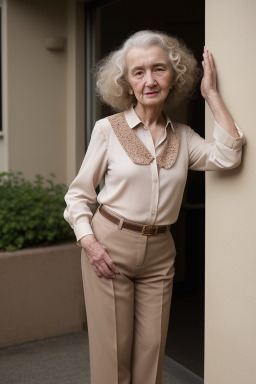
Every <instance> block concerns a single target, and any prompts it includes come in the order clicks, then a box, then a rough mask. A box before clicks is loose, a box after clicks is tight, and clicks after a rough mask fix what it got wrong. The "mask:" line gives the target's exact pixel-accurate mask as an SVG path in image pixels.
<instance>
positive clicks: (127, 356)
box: [82, 211, 175, 384]
mask: <svg viewBox="0 0 256 384" xmlns="http://www.w3.org/2000/svg"><path fill="white" fill-rule="evenodd" d="M112 213H113V212H112ZM116 216H117V217H118V215H116ZM92 227H93V231H94V234H95V237H96V239H97V240H98V241H99V242H100V243H101V244H103V245H104V246H105V247H106V250H107V252H108V254H109V256H110V257H111V258H112V260H113V261H114V263H115V265H116V266H117V268H118V269H119V271H120V274H119V275H117V276H116V278H115V279H112V280H110V279H106V278H99V277H98V276H97V275H96V274H95V272H94V271H93V269H92V267H91V265H90V263H89V260H88V258H87V256H86V254H85V253H84V251H82V274H83V284H84V293H85V303H86V312H87V322H88V333H89V347H90V365H91V384H161V382H162V369H163V358H164V350H165V342H166V335H167V329H168V323H169V311H170V303H171V296H172V284H173V276H174V259H175V247H174V242H173V239H172V236H171V233H170V231H167V233H165V234H159V235H157V236H148V237H147V236H143V235H141V234H139V233H136V232H132V231H128V230H125V229H121V230H120V229H118V226H116V225H115V224H113V223H111V222H110V221H108V220H107V219H105V218H104V217H103V216H102V215H101V214H100V213H99V211H97V212H96V214H95V215H94V217H93V221H92Z"/></svg>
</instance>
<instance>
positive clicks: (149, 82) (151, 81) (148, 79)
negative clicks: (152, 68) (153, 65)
mask: <svg viewBox="0 0 256 384" xmlns="http://www.w3.org/2000/svg"><path fill="white" fill-rule="evenodd" d="M155 84H156V81H155V79H154V77H153V75H152V73H151V72H148V73H147V77H146V86H147V87H153V86H154V85H155Z"/></svg>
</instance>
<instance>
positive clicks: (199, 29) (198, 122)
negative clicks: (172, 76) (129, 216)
mask: <svg viewBox="0 0 256 384" xmlns="http://www.w3.org/2000/svg"><path fill="white" fill-rule="evenodd" d="M204 3H205V2H204V0H195V1H193V2H191V1H189V0H181V1H180V2H172V1H166V0H158V1H157V2H155V3H154V4H152V5H151V4H150V3H149V2H148V1H147V0H140V1H138V0H116V1H115V0H112V1H111V0H109V1H108V0H96V1H94V2H92V3H89V4H88V5H87V6H86V10H85V15H86V41H87V47H86V51H87V73H88V76H87V84H86V86H87V88H88V86H89V88H88V92H87V95H88V98H87V102H86V105H87V106H88V109H89V110H88V111H87V112H88V113H87V116H89V117H90V119H91V121H90V120H88V119H87V135H88V134H89V132H90V130H91V129H92V127H93V125H94V122H95V120H97V119H99V118H101V117H104V116H108V115H109V114H112V113H113V111H111V110H110V109H109V108H108V107H106V106H103V105H101V104H100V103H98V102H97V101H96V99H95V100H92V98H91V95H92V94H93V88H94V86H93V83H92V80H91V73H90V70H91V67H92V66H93V64H94V62H95V61H97V60H98V59H99V58H101V57H102V56H104V55H105V54H107V53H108V52H109V51H111V50H113V49H115V48H117V47H118V46H119V45H120V44H121V42H122V41H123V40H124V39H125V38H127V36H128V35H129V34H132V33H134V32H136V31H138V30H141V29H154V30H159V31H165V32H167V33H170V34H172V35H174V36H177V37H179V38H181V39H182V40H183V41H184V42H185V43H186V45H187V46H188V47H190V48H191V50H192V51H193V52H194V54H195V56H196V58H197V60H198V61H199V62H201V57H202V51H203V46H204V36H205V31H204V25H205V16H204V15H205V4H204ZM89 99H90V100H89ZM92 111H93V113H92ZM170 117H171V119H172V120H175V121H179V122H183V123H185V124H188V125H190V126H191V127H192V128H193V129H195V131H197V132H198V133H199V134H200V135H201V136H204V128H205V127H204V100H203V98H202V97H201V96H200V90H199V88H198V97H197V98H195V99H193V100H191V101H190V102H189V103H186V104H183V105H181V106H180V107H179V108H177V109H176V110H174V111H173V112H172V114H171V116H170ZM204 191H205V179H204V173H202V172H189V175H188V181H187V187H186V190H185V194H184V199H183V203H182V208H181V212H180V217H179V220H178V221H177V223H175V224H174V225H173V227H172V229H171V230H172V233H173V236H174V239H175V244H176V249H177V258H176V275H175V280H174V291H173V300H172V308H171V315H170V324H169V332H168V337H167V344H166V355H167V356H168V357H170V358H171V359H173V360H175V361H176V362H178V363H179V364H181V365H182V366H184V367H186V368H187V369H189V370H190V371H192V372H193V373H195V374H196V375H198V376H200V377H203V373H204V372H203V369H204V236H205V235H204V233H205V230H204V228H205V221H204V213H205V209H204V201H205V195H204Z"/></svg>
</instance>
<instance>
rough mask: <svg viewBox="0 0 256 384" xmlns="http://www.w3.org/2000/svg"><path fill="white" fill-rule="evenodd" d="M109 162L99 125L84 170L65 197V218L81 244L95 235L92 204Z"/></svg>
mask: <svg viewBox="0 0 256 384" xmlns="http://www.w3.org/2000/svg"><path fill="white" fill-rule="evenodd" d="M107 162H108V160H107V140H106V137H105V132H104V129H103V127H102V126H100V124H98V123H96V124H95V127H94V129H93V132H92V136H91V140H90V144H89V146H88V149H87V152H86V155H85V158H84V161H83V163H82V166H81V168H80V171H79V173H78V175H77V177H76V178H75V179H74V181H73V182H72V184H71V185H70V187H69V190H68V192H67V194H66V196H65V201H66V203H67V207H66V209H65V212H64V218H65V220H66V221H67V222H68V223H69V224H70V226H71V227H72V228H73V230H74V232H75V235H76V238H77V241H79V240H80V239H81V238H82V237H83V236H85V235H88V234H92V233H93V232H92V229H91V225H90V222H91V219H92V212H91V210H90V208H89V206H88V204H92V203H95V202H96V200H97V194H96V191H95V189H96V187H97V186H98V185H99V183H100V180H101V179H102V177H103V175H104V173H105V172H106V169H107Z"/></svg>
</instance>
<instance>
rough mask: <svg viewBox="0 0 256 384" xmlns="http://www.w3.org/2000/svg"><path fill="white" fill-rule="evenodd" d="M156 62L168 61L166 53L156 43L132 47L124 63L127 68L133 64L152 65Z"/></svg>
mask: <svg viewBox="0 0 256 384" xmlns="http://www.w3.org/2000/svg"><path fill="white" fill-rule="evenodd" d="M156 62H159V63H161V62H162V63H166V64H167V63H169V60H168V56H167V53H166V52H165V51H164V50H163V49H162V48H161V47H159V46H158V45H151V46H150V47H146V48H142V47H133V48H131V49H130V50H129V51H128V53H127V55H126V65H127V67H128V68H129V69H130V68H131V67H134V66H136V67H137V66H144V65H153V64H155V63H156Z"/></svg>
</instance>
